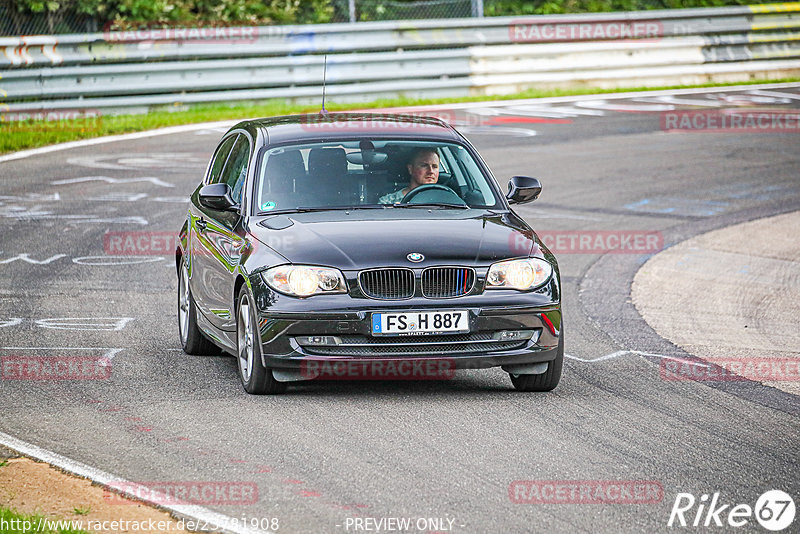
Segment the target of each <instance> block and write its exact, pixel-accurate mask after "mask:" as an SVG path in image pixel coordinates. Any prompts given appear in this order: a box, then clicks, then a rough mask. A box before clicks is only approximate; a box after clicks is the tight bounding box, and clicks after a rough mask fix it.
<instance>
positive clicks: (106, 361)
mask: <svg viewBox="0 0 800 534" xmlns="http://www.w3.org/2000/svg"><path fill="white" fill-rule="evenodd" d="M0 350H46V351H54V350H104V351H105V353H103V355H102V356H101V357H100V360H99V362H100V363H99V365H100V366H101V367H108V366H109V365H111V360H113V359H114V356H116V355H117V354H118V353H120V352H122V351H123V350H125V349H117V348H108V347H0Z"/></svg>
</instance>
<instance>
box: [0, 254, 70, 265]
mask: <svg viewBox="0 0 800 534" xmlns="http://www.w3.org/2000/svg"><path fill="white" fill-rule="evenodd" d="M66 256H67V255H66V254H56V255H55V256H50V257H49V258H47V259H46V260H41V261H40V260H34V259H32V258H31V257H30V256H29V255H28V254H17V255H16V256H14V257H13V258H7V259H5V260H0V264H4V263H11V262H13V261H17V260H21V261H25V262H28V263H32V264H34V265H47V264H48V263H52V262H54V261H55V260H58V259H61V258H65V257H66Z"/></svg>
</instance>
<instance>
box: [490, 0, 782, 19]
mask: <svg viewBox="0 0 800 534" xmlns="http://www.w3.org/2000/svg"><path fill="white" fill-rule="evenodd" d="M775 1H778V0H763V1H760V2H759V1H755V2H754V1H748V0H526V1H522V2H520V1H519V0H484V14H485V15H486V16H487V17H493V16H503V15H555V14H563V13H597V12H607V11H642V10H647V9H681V8H690V7H718V6H735V5H747V4H754V3H764V4H766V3H770V2H775Z"/></svg>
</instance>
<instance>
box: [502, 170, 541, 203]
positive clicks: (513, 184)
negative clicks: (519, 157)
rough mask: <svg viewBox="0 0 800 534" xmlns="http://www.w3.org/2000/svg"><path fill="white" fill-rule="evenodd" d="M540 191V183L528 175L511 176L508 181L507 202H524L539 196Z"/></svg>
mask: <svg viewBox="0 0 800 534" xmlns="http://www.w3.org/2000/svg"><path fill="white" fill-rule="evenodd" d="M541 192H542V183H541V182H540V181H539V180H538V179H536V178H530V177H529V176H513V177H512V178H511V181H510V182H508V194H507V195H506V198H507V199H508V203H509V204H524V203H526V202H532V201H534V200H536V199H537V198H539V194H540V193H541Z"/></svg>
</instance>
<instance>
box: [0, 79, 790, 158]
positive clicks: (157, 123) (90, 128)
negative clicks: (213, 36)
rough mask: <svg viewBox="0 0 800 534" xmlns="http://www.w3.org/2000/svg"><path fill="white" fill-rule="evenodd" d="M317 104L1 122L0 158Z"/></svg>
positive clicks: (406, 102) (305, 109) (407, 101)
mask: <svg viewBox="0 0 800 534" xmlns="http://www.w3.org/2000/svg"><path fill="white" fill-rule="evenodd" d="M797 81H800V78H787V79H782V80H753V81H750V82H739V83H735V84H733V83H731V84H719V83H709V84H702V85H674V86H662V87H625V88H619V89H597V88H594V87H578V88H572V89H549V90H541V89H530V90H527V91H523V92H521V93H516V94H512V95H503V96H474V97H458V98H435V99H433V98H424V99H411V98H397V99H382V100H374V101H372V102H366V103H358V104H335V103H328V104H327V105H326V107H327V108H328V109H329V110H330V111H346V110H350V109H358V108H383V107H399V106H417V105H426V104H450V103H455V102H481V101H489V100H511V99H518V98H545V97H556V96H570V95H583V94H601V93H621V92H628V91H652V90H663V89H686V88H690V87H724V86H728V85H748V84H757V83H781V82H797ZM317 111H319V106H317V105H302V104H292V103H288V102H286V101H282V100H269V101H263V102H242V103H234V104H204V105H196V106H192V107H190V108H184V107H180V108H174V107H169V106H165V107H163V108H159V109H157V110H155V111H152V112H150V113H148V114H145V115H116V116H104V117H100V118H87V119H73V120H60V121H49V122H48V121H41V120H40V121H25V122H16V123H15V122H0V154H3V153H7V152H15V151H17V150H23V149H26V148H36V147H40V146H45V145H52V144H55V143H64V142H68V141H76V140H79V139H89V138H92V137H101V136H105V135H116V134H123V133H130V132H139V131H144V130H153V129H156V128H164V127H167V126H177V125H180V124H192V123H199V122H210V121H220V120H233V119H245V118H252V117H270V116H276V115H288V114H294V113H316V112H317Z"/></svg>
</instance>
